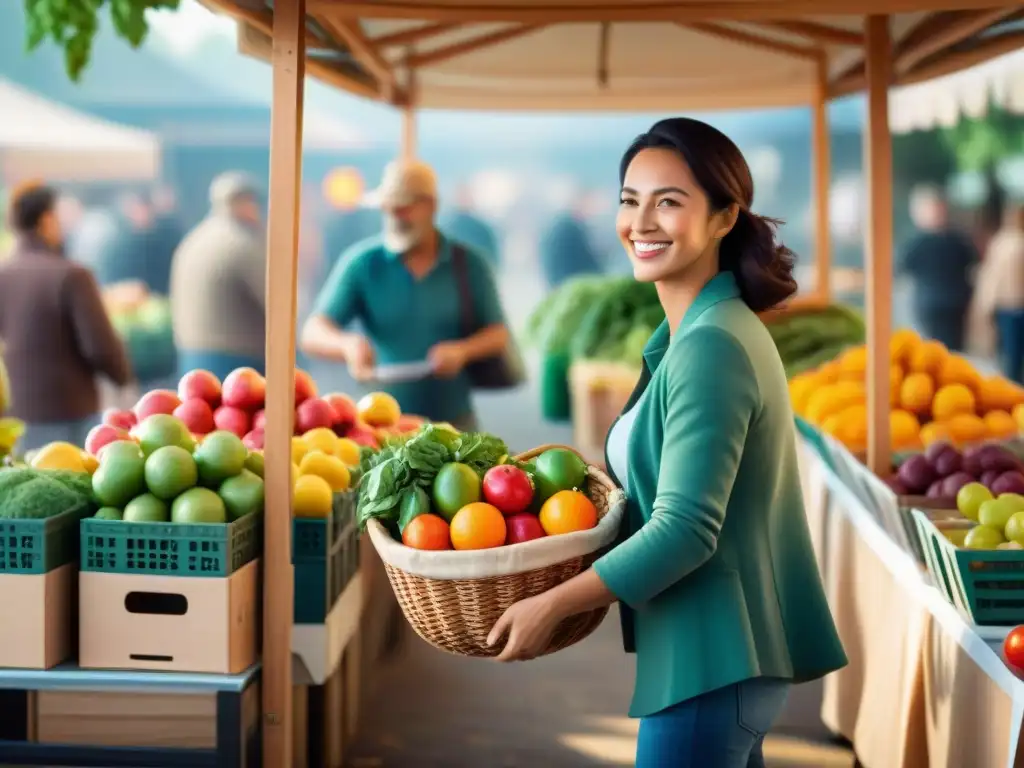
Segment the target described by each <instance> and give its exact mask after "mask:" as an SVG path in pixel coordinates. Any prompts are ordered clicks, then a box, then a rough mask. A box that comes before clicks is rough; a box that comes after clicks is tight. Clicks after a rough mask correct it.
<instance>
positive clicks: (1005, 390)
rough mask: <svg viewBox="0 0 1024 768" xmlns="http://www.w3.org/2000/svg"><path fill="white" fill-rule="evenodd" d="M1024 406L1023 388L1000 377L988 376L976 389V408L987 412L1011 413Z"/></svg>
mask: <svg viewBox="0 0 1024 768" xmlns="http://www.w3.org/2000/svg"><path fill="white" fill-rule="evenodd" d="M1019 405H1024V387H1021V386H1020V385H1019V384H1015V383H1013V382H1012V381H1010V380H1009V379H1004V378H1003V377H1002V376H989V377H988V378H986V379H983V380H982V382H981V385H980V386H979V387H978V407H979V409H980V410H982V411H985V412H988V411H996V410H999V411H1011V412H1012V411H1013V410H1014V409H1015V408H1016V407H1017V406H1019Z"/></svg>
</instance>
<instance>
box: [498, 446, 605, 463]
mask: <svg viewBox="0 0 1024 768" xmlns="http://www.w3.org/2000/svg"><path fill="white" fill-rule="evenodd" d="M555 449H561V450H563V451H571V452H572V453H574V454H576V455H577V456H579V457H580V459H582V460H583V462H584V463H587V460H586V459H584V458H583V455H582V454H581V453H580V452H579V451H577V450H576V449H575V448H573V447H572V446H571V445H562V444H561V443H546V444H544V445H540V446H538V447H536V448H531V449H530V450H528V451H524V452H523V453H520V454H519V455H518V456H513V458H514V459H515V460H516V461H529V460H530V459H532V458H534V457H535V456H540V455H541V454H542V453H544V452H545V451H550V450H555Z"/></svg>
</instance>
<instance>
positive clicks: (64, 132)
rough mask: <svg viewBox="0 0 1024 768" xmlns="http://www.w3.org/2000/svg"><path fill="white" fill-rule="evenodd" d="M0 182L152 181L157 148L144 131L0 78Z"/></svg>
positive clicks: (157, 170) (152, 139) (155, 170)
mask: <svg viewBox="0 0 1024 768" xmlns="http://www.w3.org/2000/svg"><path fill="white" fill-rule="evenodd" d="M0 115H4V116H5V118H4V119H3V120H0V178H2V179H4V180H6V181H12V180H19V179H24V178H28V177H39V178H45V179H47V180H52V181H85V180H106V179H117V180H128V179H133V180H141V179H152V178H154V177H155V176H156V175H157V174H158V172H159V170H160V145H159V143H158V142H157V140H156V138H155V137H154V136H153V135H152V134H150V133H147V132H146V131H141V130H138V129H135V128H126V127H124V126H121V125H117V124H116V123H110V122H107V121H105V120H100V119H99V118H96V117H92V116H90V115H86V114H82V113H81V112H76V111H75V110H73V109H70V108H69V107H65V106H64V105H62V104H57V103H54V102H51V101H47V100H46V99H44V98H42V97H40V96H37V95H36V94H34V93H31V92H29V91H24V90H22V89H20V88H18V87H17V86H15V85H12V84H11V83H10V82H8V81H6V80H3V79H0Z"/></svg>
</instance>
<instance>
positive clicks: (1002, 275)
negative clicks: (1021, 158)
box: [971, 204, 1024, 383]
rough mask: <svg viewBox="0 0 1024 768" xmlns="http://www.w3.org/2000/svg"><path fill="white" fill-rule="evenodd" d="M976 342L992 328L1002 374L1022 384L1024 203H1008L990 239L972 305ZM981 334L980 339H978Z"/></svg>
mask: <svg viewBox="0 0 1024 768" xmlns="http://www.w3.org/2000/svg"><path fill="white" fill-rule="evenodd" d="M971 316H972V321H973V322H972V330H974V333H972V336H974V337H975V342H976V345H981V346H991V345H986V344H985V343H984V342H983V341H981V339H982V338H986V339H987V337H989V336H991V331H992V330H994V331H995V339H996V347H997V349H998V352H999V357H1000V360H1001V363H1002V367H1003V373H1004V374H1005V375H1006V376H1007V377H1009V378H1011V379H1013V380H1014V381H1016V382H1019V383H1024V206H1022V205H1020V204H1014V205H1012V206H1010V207H1009V208H1008V209H1007V211H1006V214H1005V216H1004V218H1003V225H1002V227H1000V229H999V230H998V231H997V232H996V234H995V236H994V237H993V238H992V239H991V241H989V245H988V250H987V251H986V252H985V258H984V260H983V261H982V263H981V268H980V269H979V270H978V280H977V288H976V289H975V292H974V304H973V306H972V312H971ZM979 337H980V338H979Z"/></svg>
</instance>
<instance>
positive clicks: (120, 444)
mask: <svg viewBox="0 0 1024 768" xmlns="http://www.w3.org/2000/svg"><path fill="white" fill-rule="evenodd" d="M115 457H121V458H124V457H137V458H138V459H139V461H140V462H144V461H145V459H146V456H145V454H143V452H142V448H141V447H140V446H139V444H138V443H137V442H135V441H134V440H116V441H114V442H113V443H110V444H108V445H105V446H103V448H102V449H101V450H100V452H99V454H98V455H97V456H96V458H97V459H99V460H100V464H102V463H103V462H105V461H107V460H108V459H109V460H113V459H114V458H115Z"/></svg>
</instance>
